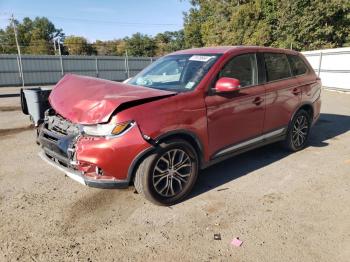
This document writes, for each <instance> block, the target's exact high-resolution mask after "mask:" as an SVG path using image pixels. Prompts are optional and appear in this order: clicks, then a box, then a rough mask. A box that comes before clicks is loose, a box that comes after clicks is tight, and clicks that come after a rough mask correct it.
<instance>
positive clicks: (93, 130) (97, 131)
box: [82, 121, 135, 137]
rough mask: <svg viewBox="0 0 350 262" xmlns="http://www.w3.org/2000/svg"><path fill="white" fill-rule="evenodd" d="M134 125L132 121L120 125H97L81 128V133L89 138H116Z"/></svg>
mask: <svg viewBox="0 0 350 262" xmlns="http://www.w3.org/2000/svg"><path fill="white" fill-rule="evenodd" d="M134 125H135V122H134V121H127V122H123V123H120V124H97V125H92V126H83V127H82V128H83V132H84V133H85V134H87V135H90V136H107V137H108V136H117V135H121V134H123V133H125V132H126V131H128V130H129V129H130V128H132V127H133V126H134Z"/></svg>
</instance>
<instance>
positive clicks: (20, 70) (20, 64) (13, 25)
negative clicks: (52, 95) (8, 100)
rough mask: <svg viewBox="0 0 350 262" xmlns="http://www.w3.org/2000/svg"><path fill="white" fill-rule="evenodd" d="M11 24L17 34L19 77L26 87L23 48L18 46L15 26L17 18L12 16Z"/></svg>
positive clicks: (16, 38)
mask: <svg viewBox="0 0 350 262" xmlns="http://www.w3.org/2000/svg"><path fill="white" fill-rule="evenodd" d="M10 20H11V23H12V27H13V31H14V33H15V41H16V46H17V52H18V58H19V60H18V61H19V63H18V69H19V75H20V77H21V80H22V86H24V77H23V65H22V57H21V48H20V46H19V44H18V37H17V28H16V24H15V18H14V16H13V14H12V16H11V19H10Z"/></svg>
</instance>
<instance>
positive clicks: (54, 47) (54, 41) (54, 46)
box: [53, 39, 56, 55]
mask: <svg viewBox="0 0 350 262" xmlns="http://www.w3.org/2000/svg"><path fill="white" fill-rule="evenodd" d="M53 49H54V52H55V55H56V40H55V39H54V40H53Z"/></svg>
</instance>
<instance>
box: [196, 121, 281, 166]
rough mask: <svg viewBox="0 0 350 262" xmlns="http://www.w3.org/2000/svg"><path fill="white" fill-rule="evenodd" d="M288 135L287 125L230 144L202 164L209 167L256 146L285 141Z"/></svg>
mask: <svg viewBox="0 0 350 262" xmlns="http://www.w3.org/2000/svg"><path fill="white" fill-rule="evenodd" d="M286 136H287V127H285V128H281V129H278V130H275V131H272V132H270V133H267V134H265V135H262V136H259V137H257V138H253V139H250V140H247V141H245V142H242V143H239V144H236V145H233V146H230V147H228V148H226V149H222V150H220V151H219V152H217V153H216V154H215V155H214V156H213V157H212V159H211V160H210V161H209V162H207V163H204V164H203V165H202V169H204V168H207V167H209V166H211V165H214V164H217V163H219V162H221V161H224V160H226V159H229V158H231V157H233V156H236V155H239V154H242V153H245V152H247V151H250V150H253V149H255V148H259V147H262V146H265V145H268V144H272V143H276V142H279V141H283V140H285V139H286Z"/></svg>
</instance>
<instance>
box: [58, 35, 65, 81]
mask: <svg viewBox="0 0 350 262" xmlns="http://www.w3.org/2000/svg"><path fill="white" fill-rule="evenodd" d="M57 44H58V54H59V56H60V64H61V75H62V76H63V74H64V71H63V61H62V53H61V38H60V37H58V38H57Z"/></svg>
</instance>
